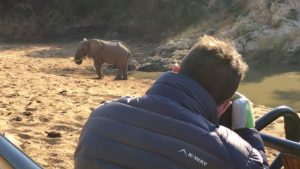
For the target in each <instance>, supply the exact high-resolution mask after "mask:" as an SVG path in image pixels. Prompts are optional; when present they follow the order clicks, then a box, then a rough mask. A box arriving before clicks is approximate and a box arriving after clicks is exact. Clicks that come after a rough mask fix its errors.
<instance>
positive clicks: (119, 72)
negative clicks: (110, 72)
mask: <svg viewBox="0 0 300 169" xmlns="http://www.w3.org/2000/svg"><path fill="white" fill-rule="evenodd" d="M122 72H123V70H122V68H120V67H118V69H117V76H116V78H115V80H122Z"/></svg>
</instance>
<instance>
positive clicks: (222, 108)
mask: <svg viewBox="0 0 300 169" xmlns="http://www.w3.org/2000/svg"><path fill="white" fill-rule="evenodd" d="M231 104H232V102H231V99H227V100H225V101H224V102H223V103H222V104H220V105H218V107H217V110H218V116H219V117H220V116H221V115H222V114H223V113H224V112H225V111H226V110H227V109H228V107H229V106H230V105H231Z"/></svg>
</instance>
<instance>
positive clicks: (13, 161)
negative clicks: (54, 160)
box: [0, 134, 42, 169]
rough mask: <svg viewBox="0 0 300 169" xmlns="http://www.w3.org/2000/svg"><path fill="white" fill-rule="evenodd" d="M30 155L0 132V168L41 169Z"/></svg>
mask: <svg viewBox="0 0 300 169" xmlns="http://www.w3.org/2000/svg"><path fill="white" fill-rule="evenodd" d="M41 168H42V167H40V166H39V165H38V164H37V163H35V162H34V161H33V160H32V159H31V158H30V157H28V156H27V155H26V154H24V153H23V152H22V151H21V150H20V149H19V148H17V147H16V146H15V145H14V144H13V143H11V142H10V141H9V140H8V139H6V138H5V137H4V136H3V135H1V134H0V169H41Z"/></svg>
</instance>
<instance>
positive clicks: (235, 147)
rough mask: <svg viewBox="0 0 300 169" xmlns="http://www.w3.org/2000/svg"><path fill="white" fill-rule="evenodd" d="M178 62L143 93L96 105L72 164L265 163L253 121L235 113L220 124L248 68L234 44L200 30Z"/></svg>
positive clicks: (241, 168)
mask: <svg viewBox="0 0 300 169" xmlns="http://www.w3.org/2000/svg"><path fill="white" fill-rule="evenodd" d="M180 67H181V68H180V70H179V72H178V73H174V72H167V73H164V74H162V75H161V76H160V77H159V78H158V79H157V80H156V81H155V82H154V84H153V85H152V86H151V87H150V89H149V90H148V91H147V92H146V94H145V95H144V96H142V97H138V98H132V97H123V98H120V99H118V100H114V101H112V102H109V103H106V104H104V105H102V106H100V107H98V108H97V109H96V110H95V111H94V112H93V113H92V114H91V116H90V117H89V119H88V121H87V122H86V124H85V126H84V129H83V131H82V133H81V136H80V139H79V143H78V147H77V149H76V153H75V168H77V169H94V168H95V169H96V168H100V169H266V168H268V164H267V160H266V158H265V154H264V146H263V142H262V140H261V138H260V136H259V133H258V132H257V131H256V130H255V129H254V128H251V127H249V126H248V125H247V124H243V123H241V121H238V120H239V119H237V118H233V119H232V123H233V127H232V129H233V130H234V131H233V130H230V129H228V128H226V127H224V126H222V125H219V118H220V116H221V115H222V114H223V113H224V112H225V111H226V110H227V108H228V107H229V106H230V104H231V103H232V97H233V95H234V93H235V92H236V90H237V88H238V85H239V83H240V81H241V80H242V78H243V76H244V74H245V72H246V70H247V65H246V64H245V63H244V61H243V60H242V58H241V56H240V55H239V54H238V53H237V52H236V50H235V48H234V47H233V46H232V45H231V44H229V43H226V42H223V41H220V40H218V39H215V38H213V37H210V36H204V37H202V38H201V40H200V41H199V42H198V43H197V44H195V45H194V47H193V48H192V49H191V51H190V52H189V54H188V55H187V56H186V57H185V58H184V59H183V61H182V62H181V64H180ZM237 113H240V115H241V116H244V117H247V115H244V114H243V113H245V112H243V111H241V112H235V114H237ZM233 115H234V114H233ZM240 115H238V116H240ZM242 121H247V120H242ZM234 124H239V125H234ZM236 126H239V127H236Z"/></svg>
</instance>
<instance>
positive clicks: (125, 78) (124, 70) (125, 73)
mask: <svg viewBox="0 0 300 169" xmlns="http://www.w3.org/2000/svg"><path fill="white" fill-rule="evenodd" d="M122 79H123V80H127V64H126V66H125V67H124V68H123V78H122Z"/></svg>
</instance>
